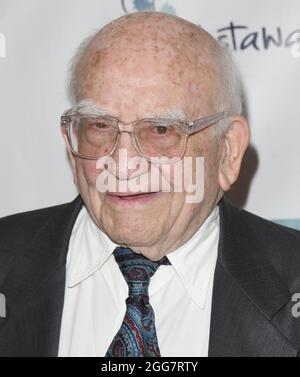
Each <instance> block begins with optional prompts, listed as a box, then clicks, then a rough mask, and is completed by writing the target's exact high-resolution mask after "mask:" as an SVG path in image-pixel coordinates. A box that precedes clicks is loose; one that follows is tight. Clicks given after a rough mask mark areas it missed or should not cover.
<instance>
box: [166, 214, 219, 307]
mask: <svg viewBox="0 0 300 377" xmlns="http://www.w3.org/2000/svg"><path fill="white" fill-rule="evenodd" d="M219 222H220V220H219V207H216V208H215V209H214V210H213V211H212V213H211V214H210V216H209V217H208V218H207V219H206V220H205V222H204V223H203V224H202V225H201V227H200V228H199V229H198V230H197V231H196V233H195V234H194V235H193V237H192V238H190V239H189V240H188V241H187V242H186V243H185V244H183V245H182V246H180V247H179V248H178V249H176V250H175V251H173V252H171V253H170V254H168V258H169V260H170V262H171V264H172V266H173V268H174V269H175V271H176V273H177V274H178V276H179V277H180V279H181V281H182V283H183V285H184V287H185V289H186V291H187V293H188V294H189V296H190V298H191V299H192V300H193V301H194V303H195V304H196V305H198V306H199V307H200V309H205V307H206V302H207V297H208V292H209V288H210V286H211V284H212V279H213V277H214V271H215V266H216V261H217V256H218V242H219V233H220V225H219Z"/></svg>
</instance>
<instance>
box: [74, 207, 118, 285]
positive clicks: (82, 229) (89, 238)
mask: <svg viewBox="0 0 300 377" xmlns="http://www.w3.org/2000/svg"><path fill="white" fill-rule="evenodd" d="M117 246H118V245H117V244H115V243H114V242H113V241H111V239H110V238H109V237H108V236H107V235H106V234H105V233H104V232H102V231H101V230H100V229H99V228H98V226H97V225H96V224H95V223H94V221H93V220H92V218H91V217H90V215H89V213H88V211H87V210H86V208H85V206H83V207H82V209H81V211H80V212H79V215H78V217H77V220H76V223H75V225H74V228H73V231H72V235H71V239H70V245H69V252H68V256H67V285H68V287H70V288H71V287H74V286H75V285H77V284H79V283H80V282H82V281H83V280H85V279H87V278H88V277H89V276H91V275H93V274H94V272H95V271H97V270H98V268H100V267H101V266H102V265H103V264H104V263H105V262H106V261H107V259H108V258H109V257H110V256H111V254H112V253H113V251H114V250H115V248H116V247H117Z"/></svg>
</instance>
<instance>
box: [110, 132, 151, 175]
mask: <svg viewBox="0 0 300 377" xmlns="http://www.w3.org/2000/svg"><path fill="white" fill-rule="evenodd" d="M112 157H113V159H114V160H115V164H116V178H117V179H119V180H127V179H133V178H135V177H137V176H139V175H142V174H145V173H146V172H147V171H148V163H147V160H146V159H144V158H143V157H142V156H141V155H140V154H139V152H138V150H137V148H136V147H135V144H134V139H133V135H132V134H131V133H130V132H127V131H123V132H121V133H120V135H119V139H118V142H117V145H116V148H115V150H114V153H113V155H112ZM140 166H141V167H142V169H139V167H140Z"/></svg>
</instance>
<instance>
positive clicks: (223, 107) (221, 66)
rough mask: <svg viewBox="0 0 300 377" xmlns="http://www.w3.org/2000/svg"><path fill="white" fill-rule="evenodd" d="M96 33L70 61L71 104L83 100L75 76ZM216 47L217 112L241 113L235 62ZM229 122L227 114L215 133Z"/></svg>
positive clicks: (242, 103) (220, 134)
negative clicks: (218, 83)
mask: <svg viewBox="0 0 300 377" xmlns="http://www.w3.org/2000/svg"><path fill="white" fill-rule="evenodd" d="M96 33H97V32H96ZM96 33H93V34H92V35H90V36H88V37H87V38H85V39H84V40H83V41H82V42H81V44H80V45H79V47H78V49H77V51H76V53H75V55H74V56H73V58H72V59H71V61H70V65H69V70H68V77H67V92H68V98H69V100H70V102H71V103H72V105H76V104H78V102H79V101H81V100H84V99H83V98H80V80H79V79H78V77H77V74H78V66H79V64H80V62H81V59H82V58H83V57H84V56H85V55H86V53H87V50H88V48H89V46H90V43H91V42H92V41H93V39H94V37H95V35H96ZM216 47H217V55H216V60H217V61H216V63H217V69H218V71H219V72H218V75H219V82H220V86H219V91H218V94H217V97H218V98H217V99H216V107H217V109H216V110H217V111H219V112H223V111H225V112H226V113H227V114H229V116H230V115H242V113H243V109H244V94H243V87H242V83H241V79H240V73H239V70H238V68H237V64H236V62H235V59H234V57H233V55H232V53H231V52H230V50H229V49H228V48H227V47H224V46H222V45H221V44H220V43H219V42H218V41H216ZM229 124H230V121H229V118H228V116H226V117H225V118H224V119H222V120H220V121H218V123H217V125H216V127H215V135H216V136H217V137H221V136H222V135H223V133H224V132H225V131H226V130H227V128H228V126H229Z"/></svg>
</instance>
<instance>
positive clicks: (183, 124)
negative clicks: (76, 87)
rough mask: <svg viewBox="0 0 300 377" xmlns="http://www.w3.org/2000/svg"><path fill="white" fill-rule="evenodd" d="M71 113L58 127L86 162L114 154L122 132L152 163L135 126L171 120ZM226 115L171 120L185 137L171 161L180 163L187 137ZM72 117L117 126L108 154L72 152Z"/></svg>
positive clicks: (69, 110) (77, 154) (76, 154)
mask: <svg viewBox="0 0 300 377" xmlns="http://www.w3.org/2000/svg"><path fill="white" fill-rule="evenodd" d="M72 111H73V107H72V108H70V109H68V110H66V111H64V113H63V115H62V116H61V121H60V126H61V128H63V129H66V130H67V138H68V143H69V145H70V147H71V151H72V154H74V155H75V156H77V157H80V158H82V159H87V160H98V159H99V158H103V157H108V156H110V155H112V154H113V153H114V151H115V149H116V146H117V144H118V141H119V137H120V134H121V133H122V132H127V133H129V134H130V136H131V140H132V141H133V145H134V148H135V150H136V151H137V152H138V154H139V155H140V156H141V157H143V158H145V159H146V160H147V161H150V162H153V157H147V156H145V155H144V154H143V152H142V151H141V149H140V147H139V144H138V141H137V138H136V134H135V128H136V125H138V124H140V123H141V122H146V121H148V122H149V121H150V122H157V123H159V121H162V122H163V121H165V122H170V120H171V119H170V118H143V119H137V120H135V121H133V122H130V123H123V122H121V121H120V120H119V119H118V118H116V117H113V116H110V115H100V114H99V115H96V114H88V113H87V114H80V113H72ZM228 115H229V114H228V112H227V111H222V112H218V113H216V114H214V115H209V116H206V117H202V118H199V119H196V120H192V121H187V120H181V119H175V118H174V119H172V120H173V121H174V122H176V124H177V125H179V126H180V130H181V131H182V132H183V134H182V136H185V139H184V147H183V151H182V153H181V155H180V156H178V157H174V158H173V159H178V160H176V161H180V160H181V159H182V158H183V156H184V154H185V152H186V147H187V140H188V138H189V136H191V135H193V134H195V133H196V132H199V131H203V130H205V129H206V128H208V127H210V126H212V125H214V124H216V123H217V122H219V121H220V120H222V119H224V118H225V117H227V116H228ZM74 116H77V117H82V118H83V117H91V118H105V119H109V120H112V121H114V122H115V123H116V125H117V126H118V136H117V137H116V141H115V143H114V145H113V147H112V149H111V151H110V152H109V153H108V154H106V155H104V156H98V157H92V156H86V155H82V154H81V153H79V152H76V151H75V150H74V148H73V146H72V141H71V135H70V125H71V121H70V117H74ZM161 162H162V163H163V161H160V163H161Z"/></svg>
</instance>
